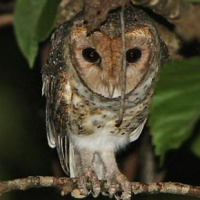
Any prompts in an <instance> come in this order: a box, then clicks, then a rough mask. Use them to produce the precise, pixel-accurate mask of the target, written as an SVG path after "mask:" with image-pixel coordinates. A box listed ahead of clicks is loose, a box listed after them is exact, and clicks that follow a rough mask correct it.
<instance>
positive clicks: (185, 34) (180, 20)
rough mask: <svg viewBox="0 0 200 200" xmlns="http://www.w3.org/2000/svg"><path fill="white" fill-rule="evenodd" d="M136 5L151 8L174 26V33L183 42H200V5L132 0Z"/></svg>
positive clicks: (166, 0)
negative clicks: (197, 40)
mask: <svg viewBox="0 0 200 200" xmlns="http://www.w3.org/2000/svg"><path fill="white" fill-rule="evenodd" d="M132 2H133V3H134V4H136V5H141V6H145V7H149V8H151V9H152V10H153V11H154V12H155V13H157V14H160V15H162V16H163V17H165V18H166V19H167V20H168V21H169V22H171V23H172V24H174V25H175V27H176V32H177V34H178V35H180V36H181V37H182V38H183V39H185V40H191V39H193V38H197V39H199V40H200V4H192V3H189V2H185V1H183V0H176V1H173V0H165V1H162V0H156V1H155V0H132Z"/></svg>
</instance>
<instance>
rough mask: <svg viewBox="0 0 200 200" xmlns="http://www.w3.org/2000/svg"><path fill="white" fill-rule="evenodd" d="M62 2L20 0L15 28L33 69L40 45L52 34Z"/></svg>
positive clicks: (20, 44)
mask: <svg viewBox="0 0 200 200" xmlns="http://www.w3.org/2000/svg"><path fill="white" fill-rule="evenodd" d="M59 3H60V0H18V1H17V2H16V6H15V13H14V27H15V33H16V37H17V41H18V44H19V47H20V49H21V51H22V53H23V55H24V56H25V58H26V59H27V60H28V63H29V66H30V67H32V66H33V64H34V61H35V57H36V55H37V51H38V43H39V42H41V41H43V40H44V39H45V38H46V37H47V36H48V35H49V33H50V32H51V30H52V28H53V24H54V20H55V16H56V11H57V6H58V4H59Z"/></svg>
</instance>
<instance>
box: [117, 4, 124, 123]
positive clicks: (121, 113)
mask: <svg viewBox="0 0 200 200" xmlns="http://www.w3.org/2000/svg"><path fill="white" fill-rule="evenodd" d="M120 21H121V38H122V60H121V73H120V75H121V76H120V77H121V98H120V110H119V118H118V120H117V122H116V125H117V126H120V125H121V123H122V120H123V115H124V109H125V94H126V41H125V24H124V6H122V8H121V12H120Z"/></svg>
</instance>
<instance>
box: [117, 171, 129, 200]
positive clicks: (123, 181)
mask: <svg viewBox="0 0 200 200" xmlns="http://www.w3.org/2000/svg"><path fill="white" fill-rule="evenodd" d="M116 180H117V183H119V184H120V185H121V188H122V190H123V192H122V195H121V199H122V200H130V199H131V193H132V191H131V183H130V182H129V181H128V179H127V178H126V176H124V175H123V174H122V173H118V174H117V175H116Z"/></svg>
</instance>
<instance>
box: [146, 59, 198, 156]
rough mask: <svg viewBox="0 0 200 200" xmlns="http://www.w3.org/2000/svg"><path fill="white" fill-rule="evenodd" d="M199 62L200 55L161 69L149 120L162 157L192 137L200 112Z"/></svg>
mask: <svg viewBox="0 0 200 200" xmlns="http://www.w3.org/2000/svg"><path fill="white" fill-rule="evenodd" d="M199 63H200V58H199V57H198V58H192V59H188V60H182V61H173V62H171V63H169V64H168V65H167V66H165V67H163V69H162V70H161V73H160V80H159V82H158V83H157V85H156V88H155V94H154V96H153V99H152V102H151V105H150V118H149V121H148V124H149V126H150V129H151V134H152V138H153V144H154V145H155V154H156V155H158V156H161V160H162V159H163V158H164V155H165V153H166V152H167V151H168V150H170V149H175V148H178V147H180V145H181V144H182V143H183V142H184V141H185V140H186V139H188V138H189V137H190V135H191V134H192V130H193V127H194V124H195V122H196V121H197V119H198V117H199V116H200V65H199Z"/></svg>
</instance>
